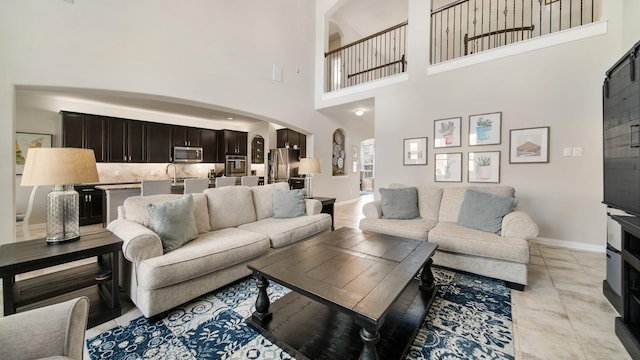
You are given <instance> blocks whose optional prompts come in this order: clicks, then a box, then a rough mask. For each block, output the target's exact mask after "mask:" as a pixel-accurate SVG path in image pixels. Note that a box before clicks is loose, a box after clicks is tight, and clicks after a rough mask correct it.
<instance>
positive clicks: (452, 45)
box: [431, 0, 599, 64]
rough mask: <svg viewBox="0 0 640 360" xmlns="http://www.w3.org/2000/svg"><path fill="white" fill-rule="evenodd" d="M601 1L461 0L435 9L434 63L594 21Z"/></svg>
mask: <svg viewBox="0 0 640 360" xmlns="http://www.w3.org/2000/svg"><path fill="white" fill-rule="evenodd" d="M598 8H599V0H459V1H455V2H453V3H451V4H449V5H445V6H442V7H440V8H438V9H434V10H432V11H431V63H432V64H436V63H439V62H442V61H446V60H451V59H455V58H458V57H461V56H465V55H469V54H473V53H477V52H481V51H485V50H489V49H493V48H496V47H499V46H504V45H508V44H513V43H516V42H519V41H522V40H526V39H530V38H532V37H536V36H541V35H546V34H550V33H554V32H558V31H561V30H566V29H569V28H573V27H576V26H581V25H584V24H588V23H592V22H594V21H595V19H596V18H597V17H598V16H599V14H597V10H598Z"/></svg>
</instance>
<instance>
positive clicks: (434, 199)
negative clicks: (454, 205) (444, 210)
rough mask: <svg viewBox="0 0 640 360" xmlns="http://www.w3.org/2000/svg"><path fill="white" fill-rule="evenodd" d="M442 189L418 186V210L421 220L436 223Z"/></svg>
mask: <svg viewBox="0 0 640 360" xmlns="http://www.w3.org/2000/svg"><path fill="white" fill-rule="evenodd" d="M442 191H443V190H442V188H439V187H435V186H418V210H419V211H420V217H421V218H423V219H428V220H433V221H438V214H439V212H440V201H441V200H442Z"/></svg>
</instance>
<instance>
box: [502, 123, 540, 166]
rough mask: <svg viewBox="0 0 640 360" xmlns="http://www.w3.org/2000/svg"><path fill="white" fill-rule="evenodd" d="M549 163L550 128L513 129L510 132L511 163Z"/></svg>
mask: <svg viewBox="0 0 640 360" xmlns="http://www.w3.org/2000/svg"><path fill="white" fill-rule="evenodd" d="M548 162H549V127H548V126H543V127H538V128H528V129H513V130H511V131H510V132H509V163H510V164H532V163H548Z"/></svg>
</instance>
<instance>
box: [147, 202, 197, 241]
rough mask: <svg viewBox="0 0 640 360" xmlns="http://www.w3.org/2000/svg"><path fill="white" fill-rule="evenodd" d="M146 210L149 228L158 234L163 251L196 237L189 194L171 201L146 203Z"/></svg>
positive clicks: (194, 220)
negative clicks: (149, 223) (149, 222)
mask: <svg viewBox="0 0 640 360" xmlns="http://www.w3.org/2000/svg"><path fill="white" fill-rule="evenodd" d="M147 211H148V212H149V216H150V217H151V230H153V231H155V233H156V234H158V235H159V236H160V240H162V248H163V250H164V252H165V253H167V252H169V251H171V250H175V249H177V248H179V247H181V246H182V245H184V244H186V243H187V242H189V241H191V240H193V239H195V238H196V237H198V228H197V227H196V219H195V217H194V215H193V196H192V195H191V194H185V195H183V196H182V197H181V198H179V199H176V200H173V201H167V202H163V203H159V204H148V205H147Z"/></svg>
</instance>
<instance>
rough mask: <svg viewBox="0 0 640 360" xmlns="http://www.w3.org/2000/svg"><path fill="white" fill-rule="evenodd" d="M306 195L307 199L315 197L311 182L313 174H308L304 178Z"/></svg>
mask: <svg viewBox="0 0 640 360" xmlns="http://www.w3.org/2000/svg"><path fill="white" fill-rule="evenodd" d="M304 197H305V198H307V199H311V198H313V183H312V182H311V175H307V176H306V177H305V178H304Z"/></svg>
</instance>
